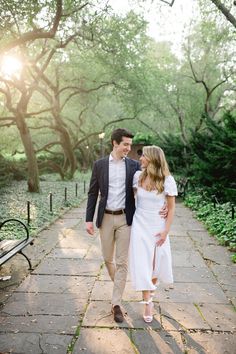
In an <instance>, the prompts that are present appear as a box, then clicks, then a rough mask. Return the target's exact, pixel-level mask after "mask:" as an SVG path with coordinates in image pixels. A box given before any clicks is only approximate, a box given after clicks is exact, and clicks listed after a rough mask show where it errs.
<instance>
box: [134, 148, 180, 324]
mask: <svg viewBox="0 0 236 354" xmlns="http://www.w3.org/2000/svg"><path fill="white" fill-rule="evenodd" d="M140 161H141V167H142V171H137V172H136V173H135V175H134V179H133V187H134V188H135V190H136V211H135V214H134V219H133V223H132V227H131V240H130V274H131V280H132V283H133V286H134V288H135V290H136V291H142V293H143V301H142V303H144V304H145V307H144V314H143V319H144V321H145V322H148V323H149V322H152V320H153V315H152V307H153V303H152V297H151V295H152V293H153V292H154V290H155V289H156V286H155V284H157V282H159V281H162V282H164V283H173V274H172V262H171V250H170V242H169V236H168V233H169V231H170V226H171V223H172V220H173V217H174V210H175V196H176V195H177V187H176V183H175V180H174V178H173V177H172V176H171V175H170V172H169V168H168V164H167V162H166V159H165V155H164V152H163V151H162V149H161V148H160V147H158V146H145V147H144V148H143V154H142V156H141V157H140ZM165 203H167V206H168V216H167V218H166V219H163V218H161V216H160V215H159V214H158V211H159V210H160V209H161V208H162V207H163V205H164V204H165Z"/></svg>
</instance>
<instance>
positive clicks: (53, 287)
mask: <svg viewBox="0 0 236 354" xmlns="http://www.w3.org/2000/svg"><path fill="white" fill-rule="evenodd" d="M94 282H95V277H82V276H77V277H75V276H55V275H34V274H31V275H30V276H28V277H27V278H26V279H25V280H24V281H23V282H22V284H21V285H20V286H19V287H18V289H17V290H16V292H36V293H61V294H62V293H71V294H73V293H74V294H78V295H79V297H80V298H81V299H88V296H89V293H90V291H91V290H92V287H93V285H94Z"/></svg>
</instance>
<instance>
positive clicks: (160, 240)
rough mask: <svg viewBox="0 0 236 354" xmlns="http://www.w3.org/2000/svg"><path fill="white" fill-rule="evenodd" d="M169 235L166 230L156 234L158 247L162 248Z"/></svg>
mask: <svg viewBox="0 0 236 354" xmlns="http://www.w3.org/2000/svg"><path fill="white" fill-rule="evenodd" d="M167 235H168V232H167V231H166V230H165V231H162V232H159V233H158V234H156V235H155V237H156V238H157V241H156V245H157V246H162V245H163V243H164V242H165V240H166V238H167Z"/></svg>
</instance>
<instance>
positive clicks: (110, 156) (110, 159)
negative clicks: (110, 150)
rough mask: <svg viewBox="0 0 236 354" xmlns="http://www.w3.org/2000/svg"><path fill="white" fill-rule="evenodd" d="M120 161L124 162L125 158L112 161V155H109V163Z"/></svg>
mask: <svg viewBox="0 0 236 354" xmlns="http://www.w3.org/2000/svg"><path fill="white" fill-rule="evenodd" d="M122 160H123V161H125V157H122V159H121V160H116V159H114V157H113V156H112V154H110V155H109V162H110V161H122Z"/></svg>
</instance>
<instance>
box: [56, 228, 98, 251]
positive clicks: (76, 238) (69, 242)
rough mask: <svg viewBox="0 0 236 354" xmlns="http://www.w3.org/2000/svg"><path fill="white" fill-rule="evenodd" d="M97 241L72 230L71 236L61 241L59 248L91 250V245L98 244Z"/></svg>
mask: <svg viewBox="0 0 236 354" xmlns="http://www.w3.org/2000/svg"><path fill="white" fill-rule="evenodd" d="M96 242H98V241H97V239H96V238H92V237H89V236H86V237H85V236H81V235H78V234H77V233H76V231H75V230H71V232H70V234H69V235H67V236H64V237H63V238H61V239H60V241H59V243H58V244H57V247H59V248H76V249H77V248H78V249H83V248H87V249H88V248H89V246H90V245H93V244H96Z"/></svg>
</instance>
